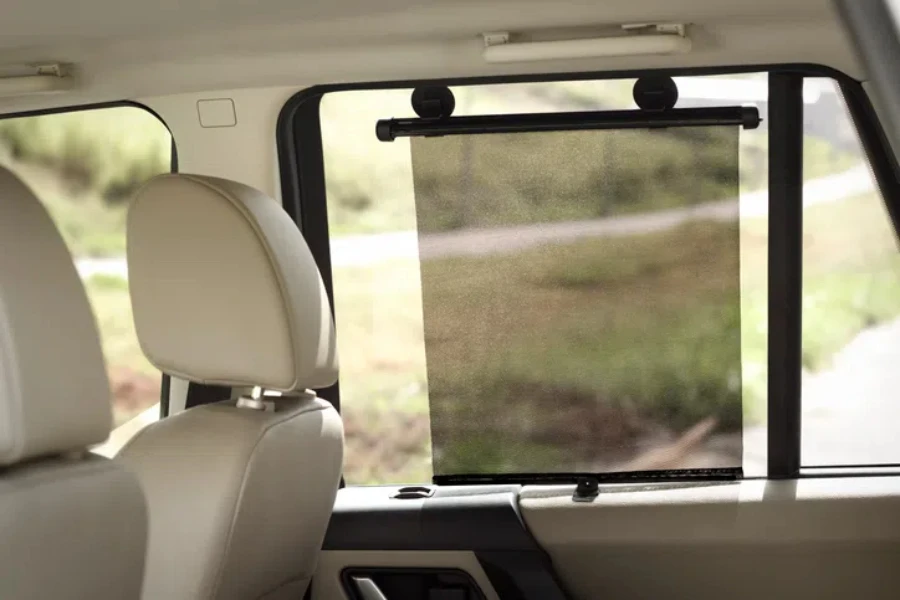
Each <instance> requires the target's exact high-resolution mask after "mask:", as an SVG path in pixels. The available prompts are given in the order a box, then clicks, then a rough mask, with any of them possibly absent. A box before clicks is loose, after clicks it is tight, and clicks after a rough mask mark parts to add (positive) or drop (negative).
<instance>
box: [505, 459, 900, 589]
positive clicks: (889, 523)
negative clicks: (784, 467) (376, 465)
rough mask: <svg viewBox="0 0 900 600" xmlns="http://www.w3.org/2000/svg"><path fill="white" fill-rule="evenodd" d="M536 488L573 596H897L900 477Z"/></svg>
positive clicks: (524, 500)
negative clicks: (583, 496) (580, 492)
mask: <svg viewBox="0 0 900 600" xmlns="http://www.w3.org/2000/svg"><path fill="white" fill-rule="evenodd" d="M573 490H574V486H568V487H565V486H560V487H555V488H547V487H537V486H534V487H526V488H524V489H523V490H522V493H521V494H520V509H521V512H522V516H523V517H524V519H525V522H526V524H527V526H528V529H529V531H530V532H531V534H532V535H533V536H534V537H535V539H536V540H537V541H538V542H539V543H540V544H541V546H542V547H543V548H544V549H546V550H547V551H548V552H549V554H550V556H551V558H552V561H553V566H554V569H555V571H556V573H557V574H558V575H559V577H560V578H561V579H562V581H563V582H564V583H565V586H566V588H567V589H568V590H569V592H570V593H571V595H572V597H573V598H575V599H578V600H586V599H589V598H603V597H608V598H619V599H624V598H666V599H685V600H706V599H710V600H712V599H719V598H732V599H745V598H746V599H747V600H751V599H752V600H758V599H759V598H791V599H810V600H812V599H822V598H834V599H839V598H841V599H845V598H872V599H878V598H885V599H887V598H896V597H898V594H900V569H898V568H897V567H898V565H900V497H898V494H900V479H898V478H891V477H880V478H879V477H873V478H853V479H850V478H831V479H802V480H799V481H761V480H760V481H743V482H734V483H717V484H712V485H701V484H690V485H680V486H676V485H672V486H666V485H661V486H631V485H621V486H608V487H605V488H603V491H602V492H601V493H600V495H599V496H597V498H596V499H595V500H594V501H593V502H591V503H584V502H573V501H572V492H573Z"/></svg>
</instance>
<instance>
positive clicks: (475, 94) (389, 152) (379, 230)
mask: <svg viewBox="0 0 900 600" xmlns="http://www.w3.org/2000/svg"><path fill="white" fill-rule="evenodd" d="M677 81H678V84H679V89H680V92H681V99H680V100H679V104H678V106H679V107H691V106H725V105H735V104H754V105H756V106H758V107H759V109H760V112H761V116H762V117H763V118H764V119H765V117H766V114H765V111H766V98H767V85H766V76H765V75H764V74H750V75H735V76H729V77H693V78H678V80H677ZM633 84H634V80H615V81H594V82H555V83H540V84H511V85H491V86H471V87H456V88H454V89H453V91H454V94H455V96H456V99H457V107H456V110H455V112H454V114H455V115H467V114H492V113H511V112H518V113H521V112H559V111H567V110H591V109H624V108H634V106H633V102H632V100H631V89H632V86H633ZM410 92H411V90H372V91H351V92H337V93H331V94H327V95H325V96H324V97H323V99H322V103H321V122H322V131H323V144H324V157H325V170H326V184H327V201H328V215H329V228H330V231H329V233H330V236H331V251H332V263H333V275H334V297H335V314H336V321H337V325H338V326H337V329H338V346H339V350H340V352H341V382H340V383H341V410H342V415H343V417H344V422H345V428H346V456H345V479H346V481H347V482H348V483H349V484H365V483H398V482H410V483H411V482H422V481H427V480H429V479H430V478H431V476H432V475H433V473H434V471H433V452H441V449H440V444H438V448H437V449H435V450H433V448H432V437H431V434H432V430H431V427H432V424H431V418H430V417H433V416H434V415H431V414H430V406H429V378H428V374H429V371H431V370H432V369H431V368H430V367H431V365H430V364H429V363H428V360H430V359H431V356H430V355H428V356H427V354H426V346H427V344H428V338H427V337H426V335H427V331H428V329H429V328H428V326H427V325H426V322H425V317H424V316H423V288H422V277H423V275H422V273H423V272H425V273H426V275H425V276H426V277H428V270H427V267H426V265H424V264H423V265H421V266H420V261H419V259H420V252H426V250H428V248H426V247H425V246H422V245H420V239H419V237H418V235H417V231H418V230H421V229H422V226H423V223H422V222H418V221H417V218H418V219H420V218H422V217H421V215H419V216H418V217H417V213H416V193H415V185H414V176H413V165H412V162H413V161H411V147H410V140H409V138H400V139H398V140H396V141H395V142H393V143H382V142H379V141H378V140H377V139H376V137H375V135H374V132H373V130H374V123H375V122H376V121H377V120H378V119H383V118H390V117H408V116H414V115H413V114H412V111H411V108H410V104H409V97H410ZM448 139H450V138H448ZM456 139H457V140H458V139H459V138H456ZM415 143H416V141H413V144H415ZM767 143H768V140H767V132H766V128H765V125H763V126H762V127H760V128H759V129H757V130H749V131H742V132H741V134H740V146H739V157H738V158H739V168H740V170H739V197H740V205H739V206H740V208H739V210H740V222H739V230H740V237H739V244H740V246H739V248H740V254H739V256H740V280H739V285H740V292H741V295H740V310H739V311H737V312H739V314H736V315H733V317H734V321H733V322H734V323H738V324H739V327H740V333H741V339H740V346H741V347H740V354H741V357H742V360H741V364H740V368H739V369H738V371H737V372H736V373H734V374H733V375H732V377H731V378H730V380H729V378H727V377H725V378H723V377H721V373H720V372H718V371H716V370H715V369H713V370H712V371H716V376H714V377H709V373H710V372H711V371H707V372H704V366H703V365H704V363H703V361H702V360H696V361H689V364H688V365H687V366H683V368H681V369H680V370H679V371H678V380H679V381H681V382H690V384H689V385H688V386H687V387H686V388H682V390H681V393H674V394H669V395H668V397H667V396H666V394H665V393H664V392H663V391H661V390H664V389H666V388H667V387H669V388H677V387H678V386H677V385H674V384H673V381H674V380H670V381H669V382H668V384H667V383H666V382H665V381H663V379H664V378H665V375H664V373H666V372H668V373H670V374H672V373H674V372H675V371H676V370H677V369H673V370H670V371H666V369H659V370H657V371H653V374H652V375H648V376H647V377H645V378H644V383H645V384H646V389H655V391H653V392H652V393H649V394H644V395H643V396H642V397H640V398H637V397H635V398H631V397H630V396H635V394H629V393H628V391H627V390H626V391H622V392H618V394H617V402H616V404H617V405H618V406H619V407H620V409H619V410H618V411H617V412H615V413H614V414H606V415H602V414H600V412H602V411H598V410H597V403H596V402H595V401H593V400H591V399H590V397H588V398H587V400H585V399H584V395H583V394H574V393H572V392H573V390H572V389H569V387H571V386H569V384H570V383H571V381H569V380H567V379H566V378H564V377H563V378H562V379H561V380H562V381H563V382H564V385H561V386H558V387H555V388H553V389H552V390H550V389H548V390H546V391H547V395H546V398H545V401H544V402H535V403H534V404H533V405H531V406H530V407H529V408H528V410H529V411H532V412H534V415H533V417H534V418H533V422H535V423H539V422H541V420H542V419H545V418H546V420H548V421H549V420H552V419H550V418H549V417H550V416H552V415H554V414H559V413H560V407H561V406H562V404H564V401H567V398H568V399H569V400H571V399H572V398H581V399H582V400H580V402H581V404H580V409H583V410H582V411H581V412H583V413H584V415H585V418H584V419H575V420H574V421H573V422H571V423H569V424H565V423H561V424H560V425H561V427H562V430H565V429H566V428H567V427H570V426H571V427H583V426H584V425H585V423H591V422H595V423H596V422H598V421H603V423H604V427H608V428H609V431H619V432H620V433H622V435H623V436H624V437H623V439H624V442H623V443H624V444H625V445H630V446H631V447H632V448H633V450H634V452H632V453H631V454H630V455H629V456H630V458H631V459H632V460H634V461H635V464H638V465H647V468H685V467H708V466H715V465H720V464H723V461H724V462H726V463H728V464H733V461H737V463H738V464H740V461H741V459H742V458H743V466H744V470H745V472H747V473H749V474H754V475H761V474H764V473H765V471H764V469H765V452H764V450H765V444H766V440H765V428H764V422H765V388H766V357H765V347H766V329H765V326H766V289H765V284H766V245H767V238H766V219H767V210H766V197H765V191H764V188H765V186H766V182H767V176H768V165H767ZM675 150H676V154H677V155H678V157H679V159H680V160H686V155H688V154H690V152H691V151H690V149H689V148H688V147H687V146H684V147H681V148H676V149H675ZM679 152H680V154H678V153H679ZM631 160H632V162H635V161H636V159H635V158H634V157H633V156H632V157H631ZM541 166H542V165H541V163H540V161H537V162H535V164H532V165H531V166H530V167H529V168H531V169H537V170H540V168H541ZM473 168H474V167H473ZM463 172H464V170H463ZM807 175H808V176H816V175H818V173H817V172H816V171H815V170H812V171H810V172H809V173H807ZM673 177H677V169H676V175H673ZM463 179H464V178H463ZM704 183H705V182H704ZM701 188H702V186H698V188H697V189H698V194H701V195H702V194H705V192H702V193H701V192H700V191H699V190H700V189H701ZM710 193H712V192H710ZM664 195H665V194H661V193H659V194H657V196H664ZM715 195H716V194H712V195H710V196H709V197H708V198H707V197H705V196H704V200H709V201H723V202H725V201H731V202H734V203H735V205H737V199H736V196H737V195H738V193H737V192H736V191H731V192H724V191H723V192H722V193H721V194H719V195H722V196H724V197H721V198H718V197H716V198H715V200H713V198H712V196H715ZM682 196H683V194H682ZM678 202H679V203H687V204H690V203H691V202H692V200H691V199H687V198H681V199H680V200H679V201H678ZM635 204H636V203H628V204H627V206H626V208H625V211H626V212H627V211H629V210H631V211H634V210H639V211H643V212H645V213H652V212H654V211H655V210H656V209H663V208H665V207H660V206H655V199H653V198H651V199H650V200H649V204H648V205H647V206H642V207H639V208H637V207H635V206H634V205H635ZM668 208H671V207H668ZM450 216H451V217H454V218H456V219H457V220H459V218H460V215H459V214H456V215H455V216H454V215H450ZM545 216H546V215H545ZM558 216H559V217H560V218H562V217H566V216H567V215H558ZM447 217H448V215H447V214H443V213H441V214H438V213H432V214H430V215H429V217H428V219H429V222H428V223H426V227H434V226H436V225H435V223H442V225H440V226H441V227H444V228H446V229H447V232H446V233H450V234H452V233H458V232H459V231H458V230H459V229H460V224H459V223H449V224H448V223H447V222H446V218H447ZM568 217H569V218H571V217H572V215H568ZM602 217H603V215H597V218H602ZM576 218H578V215H576ZM451 221H452V219H451ZM699 222H700V226H701V227H702V226H703V222H704V220H703V219H700V220H699ZM477 225H478V226H484V223H477ZM454 228H455V229H456V230H457V231H455V232H454ZM434 233H436V235H438V236H440V235H443V234H442V233H441V232H434ZM689 237H690V236H688V235H687V234H686V235H685V239H684V240H680V241H679V243H677V244H674V245H673V247H682V248H685V249H687V250H688V254H690V251H691V250H700V248H699V247H700V243H699V242H697V241H696V239H695V240H693V241H692V242H686V241H685V240H687V239H688V238H689ZM695 237H696V236H695ZM620 241H621V240H620ZM631 241H632V242H633V241H635V240H631ZM694 242H696V243H694ZM428 251H430V250H428ZM426 253H427V252H426ZM576 254H577V253H576ZM701 254H702V252H701ZM574 258H578V259H583V258H584V257H583V256H575V257H574ZM590 262H591V261H587V263H590ZM611 264H612V263H611ZM584 266H585V268H586V272H583V273H582V275H589V276H596V275H597V271H598V269H599V267H598V265H596V264H595V265H591V264H586V265H584ZM510 268H511V269H513V270H514V271H515V270H516V269H515V268H514V267H512V266H511V267H510ZM535 268H536V267H535ZM563 271H564V272H563V273H562V275H564V276H565V277H570V278H575V277H577V276H578V273H576V272H575V271H576V269H574V268H571V269H563ZM652 271H653V270H652V269H651V270H650V271H649V272H652ZM641 272H642V270H640V269H638V271H637V275H638V278H639V279H640V277H644V276H646V277H650V276H649V275H646V273H647V271H643V272H644V273H645V275H641V274H640V273H641ZM687 279H690V278H687ZM702 279H703V276H700V280H702ZM709 279H711V277H709V276H708V274H707V280H709ZM649 280H650V279H647V281H649ZM639 285H640V283H639ZM426 293H427V291H426ZM426 306H427V301H426ZM426 310H427V309H426ZM564 312H565V310H564V308H563V307H560V306H554V307H553V310H552V311H548V318H554V319H560V318H562V319H563V320H564V317H565V315H564ZM651 313H652V311H651ZM598 318H602V311H598ZM551 325H552V324H551ZM551 325H548V327H551ZM698 328H699V327H698ZM650 329H652V327H650ZM551 330H552V327H551ZM479 343H482V344H485V343H487V344H489V343H490V341H486V340H481V341H480V342H479ZM674 346H677V344H676V345H674ZM594 350H598V351H599V350H600V349H594ZM658 354H663V353H661V352H660V353H658ZM674 354H675V355H677V354H678V352H676V353H674ZM548 362H549V357H548ZM713 362H715V361H713ZM709 364H710V363H709V362H707V363H706V365H707V366H708V365H709ZM670 366H671V365H670ZM581 367H584V368H583V369H580V370H581V371H583V372H588V373H589V377H588V379H590V378H591V377H594V378H597V379H599V377H598V376H597V374H596V373H590V371H591V367H590V365H585V364H582V365H581ZM548 368H549V367H548ZM551 375H552V374H551ZM657 376H659V377H657ZM625 379H627V380H629V381H632V382H636V381H637V380H638V379H637V378H635V377H633V374H632V376H629V377H626V378H625ZM566 382H568V383H566ZM432 383H434V382H432ZM669 384H672V385H669ZM567 386H569V387H567ZM654 386H656V387H655V388H654ZM704 386H706V387H704ZM688 388H690V389H691V390H693V391H691V392H685V391H684V390H686V389H688ZM701 390H702V393H701V392H700V391H701ZM575 391H578V390H575ZM637 396H640V395H637ZM729 397H730V398H734V399H736V401H737V402H738V404H737V405H736V410H735V409H731V413H730V414H731V415H733V416H735V418H733V419H732V420H731V421H730V422H726V421H727V419H726V420H721V419H716V420H715V422H714V423H710V422H709V421H706V420H705V419H704V417H703V416H699V417H698V416H697V415H698V413H697V410H696V409H697V406H702V405H703V402H704V398H715V399H716V400H715V401H716V402H722V399H723V398H729ZM506 400H508V399H505V400H504V402H506ZM726 403H727V402H726ZM622 407H624V408H622ZM520 408H521V407H520ZM576 412H578V411H569V415H570V417H571V415H574V414H575V413H576ZM701 412H702V411H701ZM522 414H523V412H522V411H520V412H518V413H517V412H516V407H515V406H514V405H513V406H510V410H509V412H508V415H509V418H510V419H516V418H521V417H522ZM741 416H743V432H742V431H741V425H740V423H741V420H742V419H741ZM473 419H474V420H473V421H470V423H472V425H471V426H472V430H473V432H474V433H477V431H478V429H479V423H478V422H477V419H478V416H477V415H473ZM519 424H521V423H519ZM646 431H653V435H652V436H650V435H644V437H640V436H637V435H635V433H634V432H646ZM597 433H598V435H599V434H600V433H601V432H600V431H598V432H597ZM742 439H743V440H744V443H743V449H742V443H741V441H742ZM638 446H640V448H638ZM660 448H662V449H664V450H666V451H673V450H674V451H675V453H674V454H672V453H671V452H669V453H668V454H667V459H666V461H663V462H660V461H659V460H658V455H659V452H655V451H657V450H659V449H660ZM641 449H643V450H646V452H641V451H639V450H641ZM599 451H600V452H602V449H600V450H599ZM550 454H552V453H548V454H547V456H550ZM547 456H544V457H543V458H544V459H546V458H547ZM673 457H674V458H673ZM601 458H605V459H606V460H607V461H608V462H615V461H614V460H613V457H612V456H611V455H610V454H607V455H605V456H603V457H601ZM478 460H483V461H488V460H489V457H486V456H485V455H484V454H482V455H481V458H479V459H478ZM548 461H549V462H553V461H552V456H551V458H550V459H547V460H545V461H544V462H545V463H546V462H548ZM601 462H602V461H601ZM486 468H487V467H485V469H486ZM498 468H499V467H498ZM605 468H608V467H605ZM556 470H558V469H556ZM586 470H587V469H586Z"/></svg>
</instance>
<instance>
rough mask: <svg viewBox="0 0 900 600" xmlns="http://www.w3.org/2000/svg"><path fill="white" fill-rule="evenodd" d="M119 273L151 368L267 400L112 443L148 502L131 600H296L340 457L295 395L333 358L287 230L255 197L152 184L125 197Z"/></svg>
mask: <svg viewBox="0 0 900 600" xmlns="http://www.w3.org/2000/svg"><path fill="white" fill-rule="evenodd" d="M128 269H129V279H130V289H131V298H132V304H133V309H134V319H135V326H136V329H137V334H138V339H139V340H140V344H141V348H142V349H143V351H144V353H145V354H146V355H147V357H148V358H149V359H150V361H151V362H152V363H153V364H154V365H155V366H157V367H158V368H159V369H161V370H162V371H164V372H167V373H170V374H173V375H177V376H179V377H182V378H185V379H187V380H189V381H195V382H202V383H208V384H218V385H225V386H232V387H236V388H247V387H257V388H263V389H265V390H274V391H278V392H281V395H280V396H277V397H276V396H271V395H259V394H257V395H256V396H254V397H249V396H248V397H243V398H241V399H238V400H227V399H225V400H223V401H222V402H219V403H215V404H207V405H203V406H197V407H194V408H191V409H188V410H186V411H184V412H182V413H179V414H177V415H174V416H171V417H168V418H166V419H163V420H161V421H159V422H158V423H155V424H153V425H151V426H150V427H148V428H146V429H144V430H143V431H142V432H141V433H139V434H138V435H137V436H136V437H135V438H134V439H133V440H132V441H131V443H130V444H128V445H127V446H126V447H125V448H123V450H122V452H121V453H120V455H119V457H120V459H121V460H123V461H125V463H127V464H128V465H130V466H131V467H133V468H134V469H135V471H136V472H137V473H138V475H139V477H140V478H141V482H142V484H143V486H144V489H145V491H146V493H147V497H148V501H149V506H150V545H149V552H148V558H147V575H146V580H145V586H144V598H146V599H148V600H149V599H155V598H166V599H167V600H188V599H201V598H202V599H207V598H217V599H218V598H235V599H241V600H248V599H255V598H263V597H265V598H267V599H276V598H302V596H303V592H304V590H305V589H306V587H307V586H308V584H309V580H310V578H311V577H312V573H313V571H314V570H315V566H316V561H317V559H318V553H319V550H320V548H321V545H322V539H323V537H324V535H325V528H326V526H327V523H328V520H329V518H330V515H331V510H332V507H333V505H334V498H335V494H336V492H337V487H338V483H339V480H340V472H341V462H342V458H343V428H342V426H341V421H340V417H339V415H338V414H337V412H336V411H335V410H334V408H332V406H331V405H330V404H329V403H328V402H325V401H323V400H321V399H319V398H317V397H316V396H315V394H314V393H312V392H310V391H308V389H315V388H320V387H326V386H328V385H331V384H332V383H334V381H335V380H336V378H337V357H336V351H335V337H334V326H333V322H332V317H331V309H330V306H329V302H328V298H327V295H326V294H325V289H324V286H323V284H322V279H321V277H320V276H319V272H318V269H317V268H316V265H315V262H314V261H313V258H312V255H311V254H310V252H309V249H308V248H307V246H306V243H305V241H304V240H303V237H302V235H301V234H300V232H299V230H298V229H297V227H296V225H295V224H294V223H293V222H292V221H291V220H290V218H289V217H288V216H287V214H286V213H285V212H284V211H283V210H282V208H281V207H280V206H279V205H278V204H277V203H276V202H275V201H274V200H272V199H271V198H269V197H267V196H265V195H264V194H262V193H261V192H259V191H257V190H255V189H252V188H250V187H247V186H244V185H241V184H238V183H235V182H231V181H227V180H223V179H217V178H212V177H200V176H195V175H164V176H160V177H157V178H155V179H153V180H151V181H150V182H148V183H147V184H146V185H145V186H144V187H143V188H141V190H139V191H138V193H137V195H136V197H135V199H134V201H133V202H132V206H131V209H130V212H129V216H128Z"/></svg>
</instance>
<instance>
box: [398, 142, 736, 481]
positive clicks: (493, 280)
mask: <svg viewBox="0 0 900 600" xmlns="http://www.w3.org/2000/svg"><path fill="white" fill-rule="evenodd" d="M738 134H739V130H738V129H737V128H736V127H704V128H678V129H657V130H623V131H576V132H557V133H527V134H521V133H519V134H491V135H469V136H448V137H436V138H425V137H421V138H413V139H412V141H411V148H412V164H413V174H414V180H415V181H414V183H415V194H416V214H417V220H418V228H419V253H420V259H421V275H422V294H423V309H424V319H425V347H426V355H427V369H428V391H429V401H430V408H431V434H432V446H433V461H434V462H433V466H434V474H435V475H436V476H442V475H464V474H473V475H475V474H498V473H500V474H510V473H532V474H533V473H595V472H619V471H646V470H663V469H684V468H710V469H711V468H723V469H728V468H735V469H736V468H740V466H741V460H742V447H741V431H742V404H741V338H740V332H741V328H740V270H739V264H740V256H739V233H738V232H739V229H738V214H739V211H738V187H739V179H738V175H739V174H738Z"/></svg>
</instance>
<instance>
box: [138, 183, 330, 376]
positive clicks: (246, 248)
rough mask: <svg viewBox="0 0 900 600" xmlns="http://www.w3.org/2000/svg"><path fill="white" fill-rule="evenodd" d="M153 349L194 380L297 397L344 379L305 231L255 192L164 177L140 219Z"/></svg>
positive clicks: (164, 365) (149, 187)
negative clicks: (298, 392)
mask: <svg viewBox="0 0 900 600" xmlns="http://www.w3.org/2000/svg"><path fill="white" fill-rule="evenodd" d="M127 240H128V274H129V275H128V276H129V280H130V289H131V303H132V307H133V310H134V322H135V326H136V329H137V335H138V339H139V340H140V344H141V348H142V349H143V351H144V353H145V354H146V356H147V358H148V359H149V360H150V362H152V363H153V364H154V365H155V366H156V367H158V368H159V369H160V370H162V371H164V372H166V373H169V374H171V375H176V376H178V377H182V378H184V379H188V380H191V381H196V382H201V383H209V384H218V385H227V386H233V387H236V386H242V387H243V386H261V387H263V388H265V389H270V390H280V391H282V392H290V391H294V390H302V389H305V388H312V389H314V388H321V387H327V386H329V385H331V384H333V383H334V382H335V381H336V379H337V351H336V348H335V338H334V324H333V321H332V317H331V308H330V306H329V302H328V297H327V295H326V294H325V286H324V285H323V284H322V278H321V277H320V276H319V270H318V268H317V267H316V263H315V261H314V260H313V257H312V255H311V254H310V252H309V248H308V247H307V245H306V241H305V240H304V239H303V236H302V235H301V233H300V231H299V230H298V228H297V226H296V225H295V224H294V222H293V221H291V219H290V217H288V215H287V213H285V212H284V210H283V209H282V208H281V206H279V205H278V203H277V202H275V201H274V200H272V199H271V198H269V197H268V196H266V195H265V194H263V193H262V192H260V191H258V190H255V189H253V188H251V187H248V186H246V185H242V184H240V183H236V182H233V181H228V180H225V179H218V178H215V177H202V176H198V175H161V176H159V177H155V178H153V179H151V180H150V181H149V182H147V183H146V184H145V185H144V186H143V187H142V188H141V189H140V190H138V192H137V195H136V197H135V198H134V200H133V202H132V205H131V210H130V212H129V213H128V236H127Z"/></svg>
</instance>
